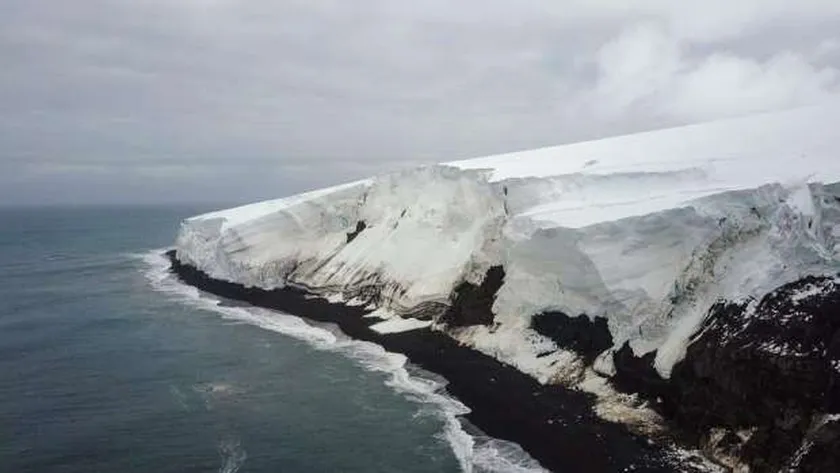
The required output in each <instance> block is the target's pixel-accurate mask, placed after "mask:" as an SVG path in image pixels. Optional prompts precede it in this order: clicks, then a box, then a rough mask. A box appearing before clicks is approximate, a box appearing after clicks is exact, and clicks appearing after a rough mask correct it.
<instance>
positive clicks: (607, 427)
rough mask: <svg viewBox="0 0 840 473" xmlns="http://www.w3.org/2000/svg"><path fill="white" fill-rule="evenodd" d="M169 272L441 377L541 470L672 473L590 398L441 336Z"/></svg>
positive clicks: (174, 262) (651, 447) (655, 449)
mask: <svg viewBox="0 0 840 473" xmlns="http://www.w3.org/2000/svg"><path fill="white" fill-rule="evenodd" d="M166 257H167V259H168V260H169V262H170V270H171V271H172V272H173V273H174V274H175V275H177V276H178V278H179V279H180V280H181V281H183V282H184V283H186V284H188V285H191V286H193V287H196V288H198V289H200V290H203V291H205V292H209V293H212V294H214V295H216V296H220V297H223V298H225V299H230V300H235V301H240V302H246V303H248V304H251V305H253V306H258V307H263V308H268V309H274V310H278V311H281V312H285V313H288V314H291V315H295V316H298V317H302V318H304V319H308V320H312V321H316V322H325V323H333V324H336V325H337V326H338V328H339V329H340V330H341V331H342V332H343V333H345V334H346V335H348V336H349V337H351V338H353V339H356V340H362V341H369V342H373V343H376V344H378V345H380V346H382V347H383V348H385V349H386V350H387V351H389V352H394V353H401V354H403V355H405V356H406V357H407V358H408V360H409V362H410V363H411V364H413V365H415V366H418V367H420V368H422V369H424V370H426V371H429V372H431V373H435V374H437V375H439V376H442V377H443V378H444V379H446V380H447V383H448V384H447V385H446V388H445V389H446V392H447V393H448V394H450V395H452V396H453V397H455V398H456V399H458V400H459V401H460V402H462V403H463V404H464V405H466V406H467V407H468V408H469V409H470V410H471V412H470V413H468V414H466V415H464V416H463V417H464V418H465V419H466V420H467V421H469V422H470V423H471V424H473V425H474V426H476V427H477V428H479V429H480V430H482V431H483V432H484V433H485V434H487V435H489V436H492V437H495V438H499V439H502V440H506V441H511V442H514V443H516V444H518V445H519V446H521V447H522V448H523V449H524V450H525V451H526V452H528V454H530V455H531V456H532V457H533V458H534V459H535V460H537V461H538V462H539V463H540V464H541V465H542V466H543V467H544V468H547V469H549V470H551V471H562V472H564V473H573V472H592V473H597V472H605V473H607V472H610V473H611V472H619V471H645V472H671V471H674V468H675V467H676V466H677V465H675V464H674V463H673V462H671V461H669V459H668V456H667V449H666V448H665V447H662V446H658V445H655V444H654V443H653V442H651V441H650V440H649V439H647V438H646V437H644V436H641V435H638V434H634V433H632V432H630V431H629V430H628V429H627V428H626V427H625V426H623V425H621V424H616V423H611V422H607V421H605V420H603V419H600V418H599V417H597V416H596V415H595V413H594V410H593V406H594V396H593V395H591V394H587V393H583V392H580V391H573V390H570V389H567V388H564V387H562V386H546V385H541V384H539V383H538V382H537V381H536V380H535V379H533V378H532V377H530V376H528V375H526V374H524V373H522V372H520V371H518V370H517V369H515V368H513V367H511V366H508V365H505V364H503V363H501V362H499V361H497V360H496V359H494V358H492V357H490V356H487V355H484V354H482V353H480V352H478V351H475V350H473V349H472V348H469V347H466V346H462V345H460V344H459V343H458V342H457V341H455V340H454V339H452V338H451V337H449V336H447V335H446V334H444V333H442V332H435V331H432V330H430V329H418V330H412V331H408V332H401V333H390V334H381V333H378V332H376V331H374V330H372V329H371V328H370V326H371V325H373V324H375V323H377V322H379V321H380V320H379V319H376V318H365V317H363V316H364V315H366V314H367V313H369V312H370V311H369V310H366V309H364V308H362V307H352V306H345V305H343V304H338V303H331V302H329V301H326V300H325V299H322V298H317V297H312V296H311V295H310V294H309V293H307V292H305V291H302V290H299V289H294V288H283V289H272V290H264V289H258V288H248V287H245V286H243V285H241V284H237V283H231V282H227V281H220V280H216V279H212V278H210V277H209V276H208V275H206V274H205V273H203V272H201V271H199V270H197V269H196V268H194V267H192V266H189V265H184V264H181V262H180V261H179V260H178V259H177V258H176V256H175V252H174V250H172V251H168V252H166Z"/></svg>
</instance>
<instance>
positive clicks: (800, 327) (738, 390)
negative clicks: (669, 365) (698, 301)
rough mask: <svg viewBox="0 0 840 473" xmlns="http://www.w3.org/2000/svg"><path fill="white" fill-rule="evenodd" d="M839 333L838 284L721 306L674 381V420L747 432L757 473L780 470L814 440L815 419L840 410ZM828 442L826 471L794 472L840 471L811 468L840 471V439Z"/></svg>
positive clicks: (745, 454) (748, 454)
mask: <svg viewBox="0 0 840 473" xmlns="http://www.w3.org/2000/svg"><path fill="white" fill-rule="evenodd" d="M838 333H840V285H838V284H837V283H836V281H835V279H834V278H817V277H806V278H804V279H802V280H799V281H797V282H795V283H792V284H787V285H785V286H782V287H780V288H778V289H777V290H775V291H773V292H771V293H769V294H767V295H766V296H765V297H764V298H763V299H762V300H761V301H760V302H759V303H757V304H754V305H748V304H744V305H738V304H726V303H720V304H717V305H715V306H714V307H713V308H712V310H711V311H710V313H709V318H708V319H707V322H706V324H705V326H704V327H703V329H702V330H701V332H700V335H699V337H698V338H697V339H696V340H695V341H694V342H693V343H692V344H691V345H690V346H689V347H688V350H687V353H686V356H685V359H684V360H683V361H682V362H681V363H679V364H677V365H676V366H675V368H674V371H673V373H672V376H671V384H672V385H673V388H674V390H673V399H671V405H672V406H674V412H673V416H674V418H675V420H676V421H677V422H678V423H679V424H681V425H686V426H693V428H696V429H699V430H701V431H703V430H708V429H712V428H718V429H720V428H725V429H728V430H731V431H738V430H741V431H748V432H749V435H747V436H746V437H747V438H746V439H745V440H744V444H743V446H742V448H741V450H740V452H741V459H742V460H743V461H745V462H746V463H747V464H749V465H751V466H752V467H753V468H754V470H753V471H757V472H765V471H767V472H770V471H778V470H779V469H780V468H781V467H782V466H784V465H785V464H788V463H789V461H790V459H791V458H792V457H794V456H795V453H796V452H797V450H798V449H800V448H801V446H802V445H803V441H805V440H807V438H806V437H807V434H808V432H809V429H810V428H811V426H812V424H813V423H814V422H815V419H818V418H820V417H821V415H822V413H824V412H836V408H837V403H838V400H837V394H838V393H837V389H838V387H837V386H838V379H837V377H838V370H837V369H836V366H837V363H836V360H837V359H838V358H837V355H838V353H837V348H838V346H837V343H838V342H837V337H838ZM826 429H829V428H826ZM829 430H830V429H829ZM828 437H831V436H828ZM820 438H823V440H824V441H823V443H822V444H820V445H822V447H820V446H819V445H817V446H815V447H814V448H817V449H822V450H821V451H822V452H823V453H821V454H820V455H819V456H820V458H819V460H818V461H817V460H814V461H817V463H814V461H809V462H803V463H801V464H799V465H798V466H797V467H796V468H794V469H792V470H790V471H799V472H824V471H840V467H839V468H837V469H830V470H825V469H823V468H824V467H823V466H820V467H816V466H813V467H812V466H809V465H817V464H819V465H829V464H830V465H838V466H840V442H838V439H837V438H836V436H835V437H834V438H833V440H832V439H830V438H829V439H828V440H825V439H826V437H825V436H823V437H820ZM811 442H812V443H814V442H813V441H811ZM826 442H828V443H826ZM813 456H814V454H813V453H811V454H810V457H813ZM810 457H809V458H810ZM803 459H804V456H803Z"/></svg>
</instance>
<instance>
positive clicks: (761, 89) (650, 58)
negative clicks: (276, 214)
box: [0, 0, 840, 204]
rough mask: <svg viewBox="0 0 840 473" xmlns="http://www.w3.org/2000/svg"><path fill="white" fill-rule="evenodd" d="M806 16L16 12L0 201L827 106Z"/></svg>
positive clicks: (826, 13)
mask: <svg viewBox="0 0 840 473" xmlns="http://www.w3.org/2000/svg"><path fill="white" fill-rule="evenodd" d="M798 3H800V4H796V2H789V1H786V0H739V1H738V2H732V1H721V0H709V1H704V2H699V1H687V2H673V1H670V0H642V1H639V2H632V4H629V2H618V1H607V0H597V1H591V0H573V1H569V2H562V3H556V4H550V5H549V4H546V2H543V1H537V0H519V1H513V0H482V1H478V0H471V1H465V2H457V3H453V2H451V1H444V0H429V1H426V2H414V3H407V2H392V1H387V0H360V1H358V2H346V1H339V0H319V1H312V0H310V1H303V0H286V1H282V2H279V1H278V2H246V1H244V0H203V1H200V0H183V1H180V2H171V1H168V0H142V1H127V0H89V1H86V2H81V3H78V2H77V3H72V4H71V3H67V2H62V3H58V4H56V3H55V2H47V1H46V0H8V1H6V2H4V3H3V4H2V5H0V68H1V69H2V74H0V143H3V148H2V150H0V202H3V203H7V204H8V203H15V202H18V201H19V202H39V201H45V202H47V201H55V200H59V201H67V200H71V201H80V202H82V201H85V202H89V201H100V200H105V199H106V197H104V196H106V195H107V196H108V197H107V198H108V199H112V200H114V199H115V200H119V201H132V200H141V201H156V200H162V201H163V200H165V201H169V200H236V201H241V200H246V199H255V198H268V197H273V196H280V195H285V194H289V193H291V192H298V191H301V190H305V189H307V188H311V187H315V186H321V185H328V184H331V183H337V182H341V181H345V180H348V179H355V178H359V177H364V176H366V175H369V174H372V173H379V172H383V171H386V170H391V169H396V168H399V167H404V166H409V165H417V164H420V163H428V162H436V161H445V160H450V159H458V158H464V157H469V156H475V155H482V154H490V153H496V152H504V151H511V150H515V149H522V148H530V147H537V146H546V145H551V144H560V143H564V142H569V141H574V140H580V139H589V138H595V137H599V136H607V135H611V134H617V133H626V132H633V131H640V130H644V129H649V128H655V127H661V126H669V125H677V124H682V123H689V122H693V121H698V120H707V119H714V118H718V117H722V116H730V115H737V114H741V113H750V112H754V111H760V110H769V109H777V108H785V107H791V106H797V105H803V104H808V103H813V102H815V101H820V100H823V99H824V98H825V97H826V96H828V95H832V94H837V93H838V92H840V90H838V70H837V67H838V65H840V54H839V52H840V48H838V47H837V44H838V41H840V37H838V36H837V34H836V33H835V32H836V31H840V28H838V26H840V19H838V15H840V4H838V2H836V1H834V0H831V1H828V0H811V1H809V2H798ZM47 189H49V192H47ZM208 189H213V192H212V195H210V194H211V193H210V192H209V191H208Z"/></svg>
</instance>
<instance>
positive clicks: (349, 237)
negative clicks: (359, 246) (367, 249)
mask: <svg viewBox="0 0 840 473" xmlns="http://www.w3.org/2000/svg"><path fill="white" fill-rule="evenodd" d="M365 228H367V224H366V223H365V221H364V220H359V221H358V222H356V229H355V230H353V231H352V232H348V233H347V243H350V242H351V241H353V240H355V239H356V237H357V236H359V233H362V231H364V229H365Z"/></svg>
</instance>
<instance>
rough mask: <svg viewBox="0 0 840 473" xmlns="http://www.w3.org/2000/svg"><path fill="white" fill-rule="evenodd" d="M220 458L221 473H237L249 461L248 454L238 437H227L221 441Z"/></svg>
mask: <svg viewBox="0 0 840 473" xmlns="http://www.w3.org/2000/svg"><path fill="white" fill-rule="evenodd" d="M219 456H221V457H222V464H221V466H219V473H236V472H237V471H239V469H240V468H242V465H243V464H244V463H245V460H247V459H248V453H247V452H246V451H245V449H244V448H243V447H242V442H241V441H240V440H239V438H237V437H227V438H223V439H222V440H221V441H219Z"/></svg>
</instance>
